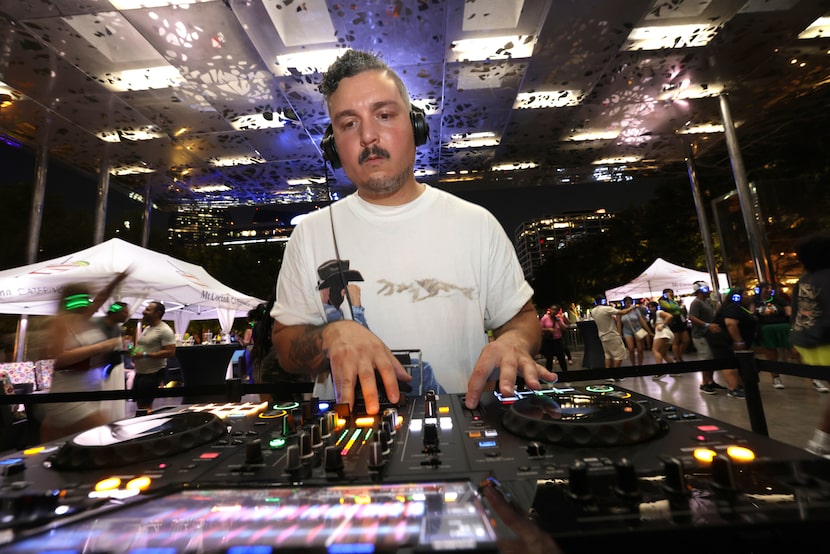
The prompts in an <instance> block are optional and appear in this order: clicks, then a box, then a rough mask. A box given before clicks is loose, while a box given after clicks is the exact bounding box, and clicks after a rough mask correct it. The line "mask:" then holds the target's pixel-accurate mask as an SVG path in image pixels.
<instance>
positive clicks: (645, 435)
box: [502, 394, 664, 446]
mask: <svg viewBox="0 0 830 554" xmlns="http://www.w3.org/2000/svg"><path fill="white" fill-rule="evenodd" d="M502 423H503V424H504V426H505V428H506V429H507V430H508V431H510V432H511V433H514V434H516V435H519V436H521V437H524V438H527V439H530V440H534V441H541V442H545V443H550V444H559V445H564V446H619V445H625V444H637V443H640V442H646V441H648V440H651V439H652V438H654V437H656V436H657V435H659V434H660V433H661V432H662V431H663V429H664V427H663V425H661V422H660V421H659V420H657V419H655V418H654V417H653V416H652V415H651V414H650V413H649V412H648V410H646V409H645V408H644V407H643V406H642V405H640V404H637V403H635V402H631V401H630V400H626V399H622V398H615V397H610V396H602V395H591V394H561V395H548V394H545V395H534V396H529V397H526V398H522V399H521V400H519V401H517V402H515V403H513V404H511V405H510V407H509V408H508V410H507V412H506V413H505V414H504V418H503V419H502Z"/></svg>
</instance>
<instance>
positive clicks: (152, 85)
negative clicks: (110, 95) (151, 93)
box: [102, 65, 185, 92]
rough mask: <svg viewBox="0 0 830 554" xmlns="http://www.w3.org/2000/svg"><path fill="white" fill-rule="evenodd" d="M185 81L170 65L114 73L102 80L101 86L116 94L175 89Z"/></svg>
mask: <svg viewBox="0 0 830 554" xmlns="http://www.w3.org/2000/svg"><path fill="white" fill-rule="evenodd" d="M184 82H185V80H184V78H183V77H182V76H181V74H180V73H179V70H178V69H176V68H175V67H173V66H172V65H164V66H158V67H145V68H143V69H126V70H124V71H115V72H113V73H112V74H111V75H109V76H107V77H106V78H104V79H103V83H102V84H103V85H104V86H105V87H107V88H108V89H110V90H113V91H116V92H125V91H128V90H151V89H162V88H170V87H176V86H179V85H182V84H184Z"/></svg>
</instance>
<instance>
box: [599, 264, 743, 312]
mask: <svg viewBox="0 0 830 554" xmlns="http://www.w3.org/2000/svg"><path fill="white" fill-rule="evenodd" d="M711 280H712V279H711V278H710V276H709V273H708V272H705V271H695V270H694V269H688V268H686V267H683V266H679V265H675V264H673V263H671V262H667V261H666V260H664V259H663V258H657V259H656V260H655V261H654V263H652V264H651V265H650V266H649V267H648V269H646V270H645V271H643V272H642V273H641V274H640V275H638V276H637V277H636V278H634V280H633V281H631V282H630V283H627V284H625V285H622V286H619V287H616V288H613V289H609V290H607V291H605V297H606V298H607V299H608V300H609V301H611V302H617V301H619V300H622V299H623V298H625V297H626V296H630V297H631V298H634V299H638V298H655V297H658V296H660V295H662V294H663V289H672V290H673V291H674V294H675V295H677V296H680V295H684V294H691V293H692V292H694V288H693V287H692V285H693V284H694V282H695V281H703V282H705V283H707V284H710V285H711V283H710V281H711ZM718 281H719V282H718V283H717V288H718V290H723V289H725V288H727V287H728V286H729V281H728V279H727V276H726V274H725V273H718Z"/></svg>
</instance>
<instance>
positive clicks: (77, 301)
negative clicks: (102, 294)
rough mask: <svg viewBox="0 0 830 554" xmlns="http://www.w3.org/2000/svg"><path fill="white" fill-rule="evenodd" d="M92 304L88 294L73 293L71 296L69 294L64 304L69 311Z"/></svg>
mask: <svg viewBox="0 0 830 554" xmlns="http://www.w3.org/2000/svg"><path fill="white" fill-rule="evenodd" d="M90 304H92V300H90V299H89V295H88V294H73V295H71V296H67V297H66V299H65V300H64V301H63V306H64V308H66V310H67V311H72V310H79V309H81V308H86V307H87V306H89V305H90Z"/></svg>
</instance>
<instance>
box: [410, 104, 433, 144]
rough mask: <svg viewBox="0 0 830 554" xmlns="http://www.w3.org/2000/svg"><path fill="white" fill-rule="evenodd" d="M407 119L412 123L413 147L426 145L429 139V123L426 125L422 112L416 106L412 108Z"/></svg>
mask: <svg viewBox="0 0 830 554" xmlns="http://www.w3.org/2000/svg"><path fill="white" fill-rule="evenodd" d="M409 119H410V121H411V122H412V134H413V135H414V136H415V146H421V145H422V144H426V142H427V140H428V139H429V123H427V118H426V115H425V114H424V110H422V109H421V108H419V107H418V106H412V109H411V110H410V111H409Z"/></svg>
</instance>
